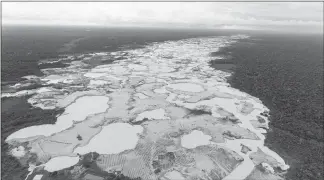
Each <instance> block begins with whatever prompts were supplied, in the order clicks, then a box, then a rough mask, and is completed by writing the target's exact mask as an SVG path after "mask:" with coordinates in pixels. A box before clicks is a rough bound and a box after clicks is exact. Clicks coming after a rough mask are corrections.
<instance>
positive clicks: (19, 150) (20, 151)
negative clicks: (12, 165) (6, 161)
mask: <svg viewBox="0 0 324 180" xmlns="http://www.w3.org/2000/svg"><path fill="white" fill-rule="evenodd" d="M11 154H12V155H13V156H15V157H23V156H25V154H26V152H25V148H24V146H19V147H16V148H13V149H12V150H11Z"/></svg>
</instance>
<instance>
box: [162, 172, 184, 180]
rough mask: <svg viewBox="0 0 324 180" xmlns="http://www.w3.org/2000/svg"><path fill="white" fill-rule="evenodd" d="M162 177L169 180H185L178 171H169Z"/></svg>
mask: <svg viewBox="0 0 324 180" xmlns="http://www.w3.org/2000/svg"><path fill="white" fill-rule="evenodd" d="M164 177H166V178H168V179H170V180H185V178H184V177H183V176H182V174H181V173H179V172H178V171H171V172H167V173H166V174H165V175H164Z"/></svg>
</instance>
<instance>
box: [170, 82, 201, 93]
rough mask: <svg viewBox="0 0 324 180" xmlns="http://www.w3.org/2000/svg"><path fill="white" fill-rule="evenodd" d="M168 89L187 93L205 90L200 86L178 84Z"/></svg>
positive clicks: (171, 85)
mask: <svg viewBox="0 0 324 180" xmlns="http://www.w3.org/2000/svg"><path fill="white" fill-rule="evenodd" d="M168 87H170V88H172V89H175V90H180V91H187V92H202V91H204V88H203V87H202V86H200V85H198V84H192V83H178V84H170V85H169V86H168Z"/></svg>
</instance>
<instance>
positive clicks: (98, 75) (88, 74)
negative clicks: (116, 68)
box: [84, 72, 107, 78]
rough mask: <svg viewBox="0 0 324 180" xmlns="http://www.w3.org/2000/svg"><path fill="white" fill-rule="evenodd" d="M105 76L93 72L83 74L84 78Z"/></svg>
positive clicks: (104, 74)
mask: <svg viewBox="0 0 324 180" xmlns="http://www.w3.org/2000/svg"><path fill="white" fill-rule="evenodd" d="M106 75H107V74H106V73H93V72H88V73H86V74H84V76H85V77H88V78H99V77H102V76H106Z"/></svg>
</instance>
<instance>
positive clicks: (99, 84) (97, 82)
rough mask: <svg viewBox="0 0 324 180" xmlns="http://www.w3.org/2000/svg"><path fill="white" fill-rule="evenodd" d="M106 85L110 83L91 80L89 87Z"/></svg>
mask: <svg viewBox="0 0 324 180" xmlns="http://www.w3.org/2000/svg"><path fill="white" fill-rule="evenodd" d="M105 84H110V82H109V81H104V80H93V79H92V80H90V83H89V85H90V86H102V85H105Z"/></svg>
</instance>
